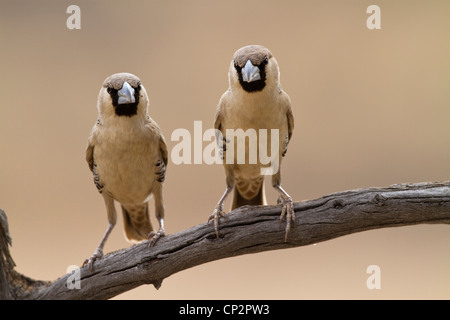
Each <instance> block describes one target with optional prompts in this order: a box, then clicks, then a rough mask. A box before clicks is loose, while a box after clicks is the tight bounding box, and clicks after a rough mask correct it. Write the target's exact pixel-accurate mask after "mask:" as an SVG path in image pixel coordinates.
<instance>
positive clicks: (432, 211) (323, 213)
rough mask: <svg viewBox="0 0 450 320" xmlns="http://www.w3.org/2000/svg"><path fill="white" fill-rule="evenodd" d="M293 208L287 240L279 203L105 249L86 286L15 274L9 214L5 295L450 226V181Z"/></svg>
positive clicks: (53, 295)
mask: <svg viewBox="0 0 450 320" xmlns="http://www.w3.org/2000/svg"><path fill="white" fill-rule="evenodd" d="M294 210H295V214H296V226H295V227H293V228H292V229H291V231H290V233H289V238H288V241H287V242H285V241H284V222H282V223H281V224H280V222H279V218H280V213H281V206H280V205H275V206H253V207H249V206H246V207H242V208H239V209H236V210H234V211H233V212H231V213H229V214H228V215H227V218H226V219H221V221H220V238H216V235H215V232H214V226H213V225H212V224H207V223H204V224H201V225H197V226H195V227H192V228H190V229H187V230H184V231H182V232H179V233H176V234H171V235H168V236H166V237H165V238H161V239H160V240H159V241H158V243H157V244H156V245H155V246H154V247H152V248H151V249H149V248H148V247H147V243H146V242H142V243H140V244H137V245H134V246H131V247H129V248H126V249H123V250H119V251H116V252H112V253H110V254H107V255H106V256H105V257H104V258H103V259H102V260H100V261H97V262H96V263H95V267H94V271H93V272H90V271H89V270H88V268H82V269H80V270H78V271H75V272H79V273H78V275H79V277H80V281H81V282H80V289H69V288H68V287H70V285H69V286H68V283H69V284H70V283H72V280H73V279H74V278H75V276H76V274H66V275H64V276H62V277H60V278H59V279H57V280H55V281H53V282H42V281H35V280H32V279H29V278H27V277H25V276H23V275H20V274H19V273H17V272H15V271H14V270H13V267H14V262H13V261H12V258H11V257H10V255H9V251H8V241H9V239H10V238H9V234H8V228H7V223H6V224H5V223H4V222H3V220H4V221H6V216H5V218H4V219H3V218H2V220H0V221H1V222H2V223H1V227H2V228H0V236H1V238H0V240H1V241H0V250H1V255H0V257H1V259H0V290H1V294H0V298H3V299H108V298H111V297H114V296H116V295H118V294H120V293H123V292H125V291H128V290H131V289H133V288H135V287H138V286H140V285H143V284H153V285H154V286H155V287H156V288H159V286H160V285H161V283H162V281H163V279H165V278H167V277H169V276H170V275H172V274H174V273H176V272H179V271H182V270H185V269H188V268H192V267H194V266H197V265H199V264H203V263H207V262H209V261H213V260H218V259H222V258H226V257H232V256H237V255H243V254H249V253H257V252H262V251H268V250H278V249H284V248H292V247H298V246H304V245H309V244H313V243H318V242H321V241H325V240H330V239H333V238H337V237H340V236H343V235H347V234H351V233H356V232H360V231H365V230H371V229H377V228H385V227H396V226H406V225H413V224H437V223H439V224H450V181H446V182H440V183H418V184H401V185H394V186H390V187H387V188H368V189H358V190H352V191H345V192H339V193H334V194H330V195H327V196H324V197H322V198H319V199H315V200H308V201H303V202H296V203H295V205H294ZM0 213H1V212H0ZM208 214H209V213H205V218H206V217H207V216H208ZM5 226H6V227H5ZM9 243H10V242H9Z"/></svg>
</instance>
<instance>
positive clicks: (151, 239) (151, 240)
mask: <svg viewBox="0 0 450 320" xmlns="http://www.w3.org/2000/svg"><path fill="white" fill-rule="evenodd" d="M165 235H166V231H164V229H163V228H161V229H159V230H158V231H157V232H155V231H152V232H150V233H149V234H148V247H149V248H151V247H153V246H154V245H155V243H156V241H158V239H159V238H161V237H164V236H165Z"/></svg>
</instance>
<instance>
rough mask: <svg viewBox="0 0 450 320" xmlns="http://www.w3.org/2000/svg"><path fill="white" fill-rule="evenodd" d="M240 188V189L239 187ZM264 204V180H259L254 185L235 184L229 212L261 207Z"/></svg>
mask: <svg viewBox="0 0 450 320" xmlns="http://www.w3.org/2000/svg"><path fill="white" fill-rule="evenodd" d="M240 186H241V187H240ZM251 189H256V191H253V192H252V191H251ZM263 204H266V195H265V192H264V180H263V179H261V180H259V181H258V182H257V183H256V184H255V182H253V183H251V182H248V181H247V182H242V183H241V182H239V181H238V182H237V183H236V185H235V187H234V196H233V205H232V206H231V210H234V209H236V208H239V207H242V206H245V205H251V206H257V205H263Z"/></svg>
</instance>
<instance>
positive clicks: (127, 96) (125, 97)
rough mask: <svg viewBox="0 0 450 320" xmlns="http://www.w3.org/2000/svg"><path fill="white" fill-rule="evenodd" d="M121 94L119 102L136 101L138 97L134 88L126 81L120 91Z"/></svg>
mask: <svg viewBox="0 0 450 320" xmlns="http://www.w3.org/2000/svg"><path fill="white" fill-rule="evenodd" d="M118 94H119V100H118V103H119V104H126V103H135V102H136V99H135V98H134V89H133V88H132V87H131V86H130V85H129V84H128V82H126V81H125V82H124V83H123V86H122V89H120V90H119V91H118Z"/></svg>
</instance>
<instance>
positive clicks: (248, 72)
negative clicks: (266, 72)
mask: <svg viewBox="0 0 450 320" xmlns="http://www.w3.org/2000/svg"><path fill="white" fill-rule="evenodd" d="M241 72H242V80H244V81H245V82H253V81H256V80H261V75H260V74H259V68H258V67H257V66H254V65H253V64H252V62H251V61H250V59H249V60H247V63H246V64H245V66H244V68H242V70H241Z"/></svg>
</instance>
